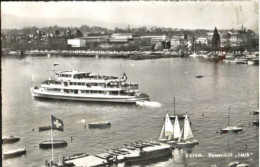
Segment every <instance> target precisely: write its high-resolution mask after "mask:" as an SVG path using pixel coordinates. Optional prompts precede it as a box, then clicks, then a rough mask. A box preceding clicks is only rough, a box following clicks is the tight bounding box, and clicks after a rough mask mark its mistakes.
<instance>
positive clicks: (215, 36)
mask: <svg viewBox="0 0 260 167" xmlns="http://www.w3.org/2000/svg"><path fill="white" fill-rule="evenodd" d="M219 45H220V36H219V34H218V30H217V28H216V27H215V29H214V32H213V37H212V46H213V47H219Z"/></svg>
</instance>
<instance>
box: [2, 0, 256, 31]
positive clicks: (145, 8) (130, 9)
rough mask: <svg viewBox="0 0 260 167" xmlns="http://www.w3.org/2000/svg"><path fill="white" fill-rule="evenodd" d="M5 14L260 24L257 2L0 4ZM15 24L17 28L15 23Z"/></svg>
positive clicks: (175, 24)
mask: <svg viewBox="0 0 260 167" xmlns="http://www.w3.org/2000/svg"><path fill="white" fill-rule="evenodd" d="M6 14H8V15H14V16H19V17H26V18H38V19H43V18H48V19H51V18H55V19H60V18H68V19H70V18H86V19H92V20H97V21H102V22H108V23H124V24H129V25H135V26H144V25H152V26H162V27H172V28H185V29H193V28H205V29H212V28H214V27H215V26H216V27H218V28H219V29H221V28H238V27H241V25H242V24H243V25H244V27H247V28H250V29H253V30H256V29H258V24H259V21H258V14H259V11H258V3H257V2H255V1H251V2H250V1H247V2H241V1H237V2H1V16H2V19H3V20H4V18H5V15H6ZM9 21H11V20H9ZM4 23H5V22H3V23H2V24H4ZM13 24H14V26H15V22H14V23H13ZM57 25H59V22H57ZM32 26H33V25H32ZM36 26H37V25H36Z"/></svg>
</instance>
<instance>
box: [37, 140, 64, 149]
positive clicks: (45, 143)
mask: <svg viewBox="0 0 260 167" xmlns="http://www.w3.org/2000/svg"><path fill="white" fill-rule="evenodd" d="M67 145H68V143H67V141H65V140H53V141H51V140H46V141H42V142H40V144H39V147H40V148H52V147H53V148H60V147H66V146H67Z"/></svg>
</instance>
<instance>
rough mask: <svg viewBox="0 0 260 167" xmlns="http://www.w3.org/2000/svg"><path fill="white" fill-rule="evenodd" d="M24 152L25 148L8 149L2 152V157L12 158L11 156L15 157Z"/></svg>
mask: <svg viewBox="0 0 260 167" xmlns="http://www.w3.org/2000/svg"><path fill="white" fill-rule="evenodd" d="M23 154H26V149H25V148H19V149H16V150H10V151H7V152H4V153H3V157H4V158H13V157H17V156H20V155H23Z"/></svg>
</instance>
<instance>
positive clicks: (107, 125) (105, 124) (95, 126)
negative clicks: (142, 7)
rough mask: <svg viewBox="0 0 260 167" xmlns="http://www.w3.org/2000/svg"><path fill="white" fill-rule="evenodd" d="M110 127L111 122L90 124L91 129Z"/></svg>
mask: <svg viewBox="0 0 260 167" xmlns="http://www.w3.org/2000/svg"><path fill="white" fill-rule="evenodd" d="M110 126H111V123H110V122H92V123H89V124H88V127H89V128H108V127H110Z"/></svg>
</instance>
